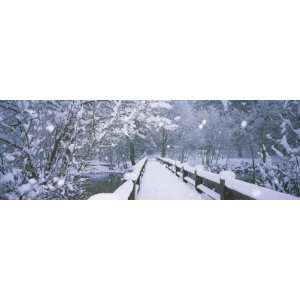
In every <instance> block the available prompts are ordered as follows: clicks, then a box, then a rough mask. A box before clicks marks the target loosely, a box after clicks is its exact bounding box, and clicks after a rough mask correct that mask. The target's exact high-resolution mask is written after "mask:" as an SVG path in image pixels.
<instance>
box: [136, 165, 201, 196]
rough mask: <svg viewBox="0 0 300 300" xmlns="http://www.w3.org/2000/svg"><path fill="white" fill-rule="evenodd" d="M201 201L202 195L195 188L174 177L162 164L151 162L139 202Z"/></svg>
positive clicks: (143, 182) (147, 168) (143, 181)
mask: <svg viewBox="0 0 300 300" xmlns="http://www.w3.org/2000/svg"><path fill="white" fill-rule="evenodd" d="M159 199H166V200H180V199H191V200H201V199H202V197H201V194H200V193H198V192H197V191H196V190H195V189H194V188H193V186H191V185H187V184H186V183H184V182H183V181H182V179H180V178H178V177H177V176H174V174H172V173H171V172H170V171H169V170H167V169H166V168H165V167H164V166H163V165H162V164H161V163H159V162H158V161H156V160H149V161H148V163H147V166H146V172H145V175H144V177H143V180H142V184H141V188H140V191H139V193H138V194H137V200H159Z"/></svg>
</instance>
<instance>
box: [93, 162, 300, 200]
mask: <svg viewBox="0 0 300 300" xmlns="http://www.w3.org/2000/svg"><path fill="white" fill-rule="evenodd" d="M124 178H125V180H126V181H125V183H123V184H122V185H121V186H120V187H119V188H118V189H117V190H116V191H115V192H114V193H103V194H97V195H94V196H92V197H91V198H90V200H135V199H136V200H179V199H187V200H204V199H215V200H220V199H224V200H226V199H228V200H235V199H241V200H243V199H245V200H247V199H249V200H251V199H253V200H263V199H265V200H268V199H282V200H296V199H298V198H297V197H295V196H293V195H288V194H284V193H280V192H277V191H273V190H270V189H267V188H264V187H260V186H257V185H254V184H250V183H247V182H244V181H241V180H238V179H235V175H234V174H233V173H232V172H229V171H225V172H221V173H220V174H215V173H211V172H208V171H205V170H203V169H201V168H200V169H199V168H193V167H190V166H188V165H186V164H181V163H179V162H176V161H173V160H170V159H167V158H157V159H156V160H155V159H147V158H144V159H142V160H141V161H139V162H138V163H137V164H136V165H135V167H134V169H133V171H132V172H130V173H127V174H126V175H125V177H124Z"/></svg>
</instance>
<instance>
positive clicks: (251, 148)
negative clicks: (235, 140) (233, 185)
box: [249, 141, 256, 184]
mask: <svg viewBox="0 0 300 300" xmlns="http://www.w3.org/2000/svg"><path fill="white" fill-rule="evenodd" d="M249 148H250V153H251V158H252V168H253V175H252V183H254V184H255V181H256V178H255V156H254V149H253V145H252V142H251V141H250V144H249Z"/></svg>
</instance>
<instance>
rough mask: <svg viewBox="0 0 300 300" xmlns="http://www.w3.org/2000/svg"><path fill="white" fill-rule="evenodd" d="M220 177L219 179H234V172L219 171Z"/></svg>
mask: <svg viewBox="0 0 300 300" xmlns="http://www.w3.org/2000/svg"><path fill="white" fill-rule="evenodd" d="M220 178H221V179H225V180H226V179H234V178H235V174H234V173H233V172H231V171H222V172H220Z"/></svg>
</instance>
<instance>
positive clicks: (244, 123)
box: [241, 120, 248, 128]
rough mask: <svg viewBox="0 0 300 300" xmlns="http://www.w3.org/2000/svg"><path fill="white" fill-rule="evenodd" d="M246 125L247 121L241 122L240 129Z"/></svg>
mask: <svg viewBox="0 0 300 300" xmlns="http://www.w3.org/2000/svg"><path fill="white" fill-rule="evenodd" d="M247 125H248V123H247V121H245V120H243V121H242V123H241V127H242V128H245V127H246V126H247Z"/></svg>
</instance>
